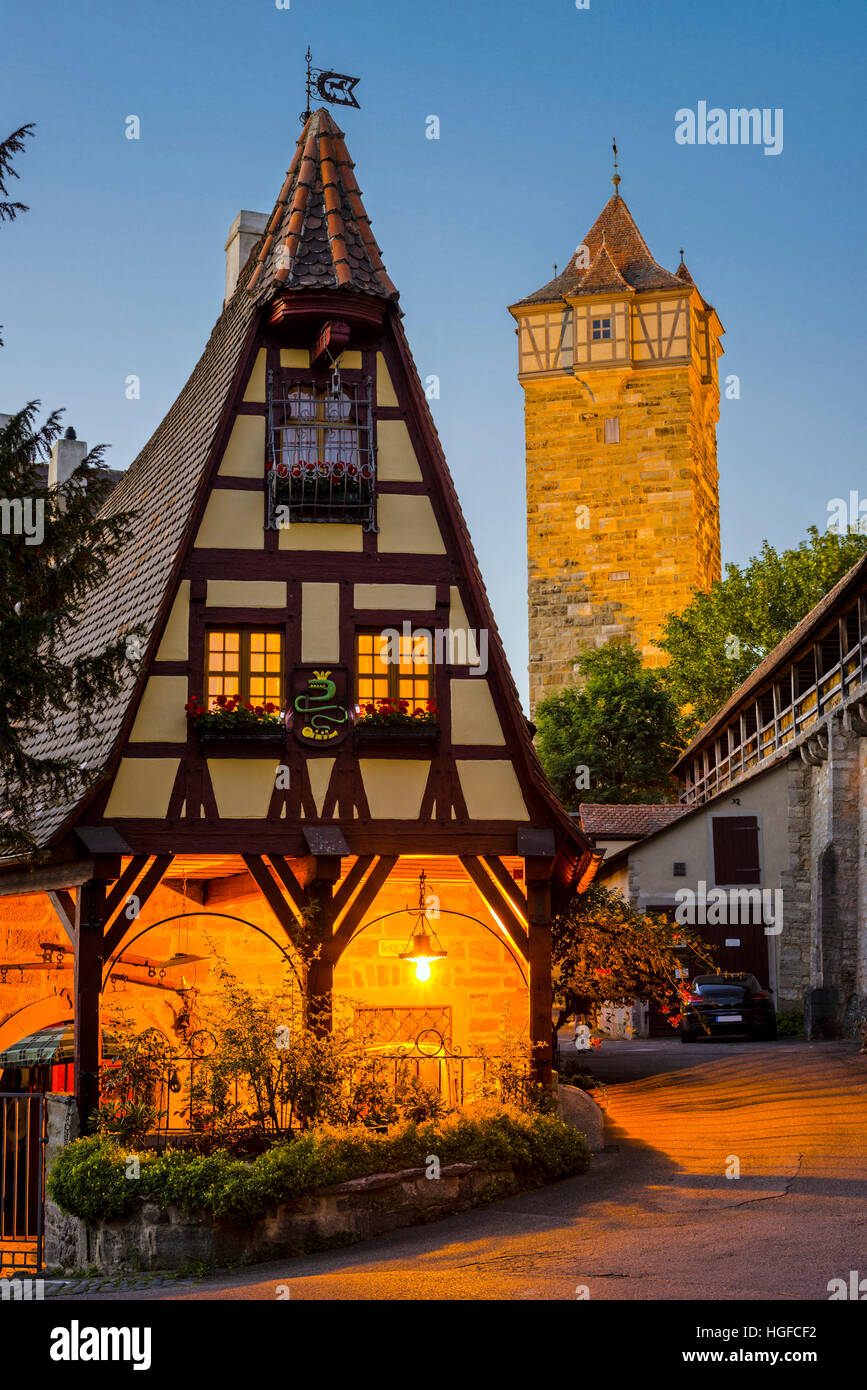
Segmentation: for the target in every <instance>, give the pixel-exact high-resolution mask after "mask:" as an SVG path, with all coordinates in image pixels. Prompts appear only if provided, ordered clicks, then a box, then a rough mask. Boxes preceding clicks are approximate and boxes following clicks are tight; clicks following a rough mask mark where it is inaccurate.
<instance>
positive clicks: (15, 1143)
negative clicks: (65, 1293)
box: [0, 1091, 48, 1276]
mask: <svg viewBox="0 0 867 1390" xmlns="http://www.w3.org/2000/svg"><path fill="white" fill-rule="evenodd" d="M47 1142H48V1136H47V1133H46V1110H45V1096H44V1095H20V1094H19V1095H13V1094H11V1093H9V1092H2V1091H0V1276H3V1275H6V1274H9V1273H11V1272H12V1271H13V1270H14V1271H21V1270H28V1271H31V1272H33V1273H38V1272H39V1271H40V1270H41V1269H42V1265H43V1259H42V1254H43V1217H44V1210H45V1148H46V1144H47Z"/></svg>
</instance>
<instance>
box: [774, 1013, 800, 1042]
mask: <svg viewBox="0 0 867 1390" xmlns="http://www.w3.org/2000/svg"><path fill="white" fill-rule="evenodd" d="M803 1031H804V1015H803V1014H802V1012H801V1010H800V1009H783V1011H782V1013H778V1014H777V1037H778V1038H797V1037H799V1036H800V1034H801V1033H803Z"/></svg>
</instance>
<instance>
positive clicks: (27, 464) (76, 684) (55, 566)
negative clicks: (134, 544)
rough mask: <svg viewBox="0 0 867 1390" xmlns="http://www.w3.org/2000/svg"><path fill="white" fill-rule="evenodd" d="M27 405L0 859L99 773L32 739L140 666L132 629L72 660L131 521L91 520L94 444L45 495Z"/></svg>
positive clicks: (17, 429)
mask: <svg viewBox="0 0 867 1390" xmlns="http://www.w3.org/2000/svg"><path fill="white" fill-rule="evenodd" d="M31 130H32V127H31V126H28V125H25V126H22V127H21V128H20V129H19V130H17V131H15V133H14V134H13V135H11V136H9V138H8V139H6V140H5V141H3V142H2V143H0V222H2V221H11V220H13V219H14V218H15V217H16V216H17V214H18V213H19V212H23V211H26V208H25V206H24V204H23V203H18V202H11V201H8V200H7V197H6V195H7V194H8V187H7V181H8V179H9V178H10V176H11V177H17V175H16V173H15V171H14V169H13V168H12V165H11V160H12V156H13V155H14V154H16V153H18V152H20V150H21V149H22V148H23V144H24V139H25V137H26V136H27V135H29V134H30V133H31ZM38 407H39V402H38V401H30V402H29V403H28V404H27V405H25V406H24V407H23V408H22V409H21V410H19V411H18V412H17V413H16V414H14V415H12V416H11V417H10V418H9V419H8V420H7V422H6V424H5V426H2V427H0V498H2V499H4V500H3V502H2V534H0V593H2V594H3V602H4V608H3V614H2V620H0V781H2V784H3V787H2V793H0V795H2V808H3V809H2V814H0V853H3V854H17V855H24V856H32V855H33V854H35V852H36V849H35V839H34V833H33V832H34V821H35V817H36V816H37V815H38V809H37V807H38V803H39V802H45V801H51V800H55V799H58V798H60V797H61V796H64V795H69V794H71V793H72V794H74V793H76V792H77V791H80V790H81V789H82V788H83V787H84V785H85V784H86V781H87V780H88V779H91V778H92V777H93V776H94V775H95V773H96V772H98V769H90V770H88V771H85V770H84V769H82V767H81V766H80V765H79V763H78V762H77V761H76V760H75V759H74V758H70V757H42V756H39V755H38V754H37V753H35V752H34V750H33V747H32V745H31V743H30V740H31V736H32V735H33V734H34V733H36V732H37V731H38V730H39V729H41V728H44V727H46V726H50V725H51V724H52V723H53V722H54V721H55V720H56V718H57V717H58V716H59V715H60V714H63V713H65V712H66V711H67V710H68V709H69V708H70V706H72V707H73V708H74V709H75V711H76V721H77V730H78V733H79V735H80V736H82V737H87V736H88V735H89V734H90V733H92V732H93V730H94V718H95V715H96V714H97V713H98V711H99V709H100V708H101V707H102V706H103V705H104V704H105V702H106V701H109V700H112V699H114V698H115V695H116V690H117V685H118V682H119V680H120V678H121V677H122V675H123V674H125V673H126V672H127V670H128V669H129V668H130V667H131V666H133V665H135V664H137V662H138V658H139V654H140V649H139V642H140V637H141V633H140V632H139V631H138V630H131V631H130V632H127V633H125V634H119V635H118V637H117V639H116V640H115V641H114V642H113V643H111V644H109V646H107V647H106V648H105V649H104V650H102V651H97V652H91V653H87V654H79V655H75V656H73V655H70V654H69V650H68V641H69V638H70V637H71V635H72V634H73V631H74V629H75V626H76V624H77V623H78V621H79V620H80V617H81V614H82V611H83V608H84V605H85V603H86V601H87V599H88V596H89V595H90V593H91V592H92V591H93V589H94V587H95V586H96V585H98V584H99V582H100V581H101V580H102V579H103V577H104V576H105V574H106V571H107V568H108V563H109V561H110V559H111V558H112V557H113V556H114V555H116V554H117V553H118V552H119V550H120V549H121V547H122V545H123V542H124V539H125V537H126V536H127V535H128V533H129V526H130V522H131V514H130V513H129V512H120V511H117V512H115V513H114V514H113V515H105V516H103V515H100V514H99V509H100V507H101V506H102V504H103V503H104V502H105V501H106V499H107V497H108V494H109V492H110V491H111V486H112V484H111V481H110V479H109V478H108V476H107V474H106V472H105V469H104V465H103V463H102V455H103V449H102V446H100V447H98V448H95V449H92V450H91V451H90V453H89V454H88V455H87V457H86V458H85V459H84V461H83V463H82V464H81V466H80V467H79V468H78V469H77V470H76V471H75V472H74V473H73V474H72V476H71V477H70V478H69V479H68V481H67V482H65V483H64V484H63V485H62V486H61V487H59V488H57V489H50V488H48V487H47V485H46V481H45V478H44V473H45V464H46V462H47V460H48V458H49V455H50V453H51V448H52V445H53V444H54V441H55V440H56V439H57V437H58V435H59V433H60V428H61V426H60V413H59V412H58V411H54V412H53V413H52V414H51V415H49V416H48V418H47V419H46V420H45V421H44V422H43V423H41V424H40V423H39V421H38V419H37V411H38Z"/></svg>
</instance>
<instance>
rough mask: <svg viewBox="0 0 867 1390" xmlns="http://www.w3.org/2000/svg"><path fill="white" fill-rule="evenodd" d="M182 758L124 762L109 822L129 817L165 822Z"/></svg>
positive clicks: (114, 786)
mask: <svg viewBox="0 0 867 1390" xmlns="http://www.w3.org/2000/svg"><path fill="white" fill-rule="evenodd" d="M180 761H181V760H180V758H121V760H120V766H119V768H118V770H117V772H116V774H115V778H114V782H113V784H112V788H111V795H110V796H109V798H108V805H107V806H106V808H105V819H106V820H112V819H114V818H115V817H118V818H121V817H125V816H129V817H134V818H135V819H139V818H144V819H146V820H151V819H153V820H164V819H165V816H166V813H167V811H168V809H169V797H170V796H171V794H172V787H173V786H174V785H175V777H176V776H177V773H178V768H179V766H180Z"/></svg>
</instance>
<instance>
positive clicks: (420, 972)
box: [415, 960, 430, 980]
mask: <svg viewBox="0 0 867 1390" xmlns="http://www.w3.org/2000/svg"><path fill="white" fill-rule="evenodd" d="M415 978H416V979H417V980H429V979H430V961H429V960H417V961H416V963H415Z"/></svg>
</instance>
